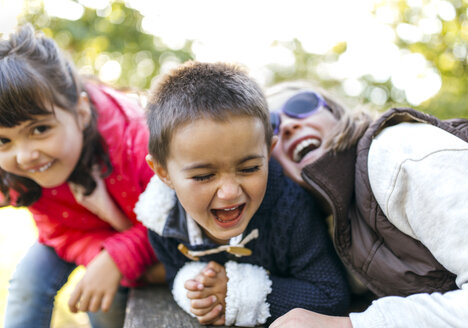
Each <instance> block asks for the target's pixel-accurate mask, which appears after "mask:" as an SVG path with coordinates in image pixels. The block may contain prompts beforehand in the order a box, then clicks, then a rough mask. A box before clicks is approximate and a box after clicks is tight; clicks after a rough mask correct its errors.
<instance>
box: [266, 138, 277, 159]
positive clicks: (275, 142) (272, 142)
mask: <svg viewBox="0 0 468 328" xmlns="http://www.w3.org/2000/svg"><path fill="white" fill-rule="evenodd" d="M277 143H278V136H273V138H271V146H270V151H269V152H268V156H271V154H272V153H273V149H274V148H275V146H276V144H277Z"/></svg>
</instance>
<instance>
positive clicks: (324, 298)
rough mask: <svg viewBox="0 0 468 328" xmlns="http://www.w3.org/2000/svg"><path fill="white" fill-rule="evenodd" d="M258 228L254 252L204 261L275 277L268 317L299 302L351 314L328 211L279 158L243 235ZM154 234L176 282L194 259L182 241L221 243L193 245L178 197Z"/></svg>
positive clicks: (323, 310)
mask: <svg viewBox="0 0 468 328" xmlns="http://www.w3.org/2000/svg"><path fill="white" fill-rule="evenodd" d="M253 229H258V231H259V237H258V238H257V239H254V240H252V241H250V242H249V243H248V244H247V245H246V247H247V248H249V249H251V250H252V255H250V256H244V257H240V258H238V257H235V256H234V255H231V254H229V253H227V252H222V253H218V254H214V255H208V256H203V257H201V258H200V261H203V262H209V261H215V262H218V263H220V264H224V263H226V262H227V261H230V260H232V261H236V262H239V263H250V264H255V265H258V266H261V267H263V268H264V269H265V270H267V271H268V273H269V278H270V279H271V281H272V292H271V293H270V294H269V295H268V297H267V302H268V303H269V304H270V313H271V317H270V318H269V319H268V322H271V321H273V320H275V319H276V318H277V317H279V316H281V315H283V314H285V313H286V312H288V311H289V310H291V309H293V308H296V307H300V308H304V309H309V310H313V311H316V312H319V313H323V314H330V315H343V314H345V313H346V309H347V307H348V304H349V291H348V286H347V282H346V277H345V273H344V270H343V267H342V265H341V263H340V261H339V259H338V257H337V255H336V253H335V250H334V248H333V245H332V243H331V240H330V238H329V235H328V232H327V226H326V224H325V218H324V215H323V213H322V212H321V211H320V210H319V208H318V206H317V203H316V201H315V200H314V199H313V198H312V196H311V195H310V194H309V193H308V192H307V191H305V190H304V189H302V188H301V187H300V186H299V185H297V184H296V183H294V182H293V181H292V180H290V179H289V178H287V177H286V176H284V174H283V172H282V169H281V167H280V166H279V164H278V163H277V162H276V161H274V160H271V161H270V165H269V175H268V185H267V191H266V194H265V198H264V199H263V202H262V204H261V205H260V207H259V209H258V210H257V212H256V213H255V215H254V216H253V217H252V219H251V221H250V223H249V225H248V226H247V229H246V231H245V232H244V234H243V236H246V235H248V234H249V233H250V232H251V231H252V230H253ZM149 238H150V242H151V244H152V246H153V248H154V249H155V251H156V254H157V255H158V258H159V259H160V260H161V262H162V263H163V264H164V265H165V268H166V273H167V280H168V282H169V284H170V286H171V287H172V283H173V280H174V277H175V276H176V274H177V272H178V271H179V269H180V268H181V267H183V266H184V264H185V263H186V262H188V261H190V260H189V259H188V258H187V257H185V256H184V255H183V254H182V253H181V252H180V251H179V250H178V249H177V246H178V244H179V243H183V244H185V245H186V246H187V247H188V248H189V249H191V250H203V249H209V248H214V247H216V246H218V245H216V244H214V243H213V242H211V241H209V240H208V239H207V238H206V237H205V238H204V240H205V244H204V245H198V246H191V245H189V242H188V234H187V224H186V221H185V212H184V209H183V208H182V206H180V203H178V202H177V205H176V206H174V208H173V209H172V211H171V212H170V214H169V217H168V219H167V221H166V225H165V227H164V230H163V236H160V235H158V234H157V233H156V232H154V231H152V230H149Z"/></svg>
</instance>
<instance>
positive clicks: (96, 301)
mask: <svg viewBox="0 0 468 328" xmlns="http://www.w3.org/2000/svg"><path fill="white" fill-rule="evenodd" d="M101 301H102V295H99V294H94V295H93V297H92V298H91V300H90V302H89V308H88V311H91V312H96V311H99V309H100V307H101Z"/></svg>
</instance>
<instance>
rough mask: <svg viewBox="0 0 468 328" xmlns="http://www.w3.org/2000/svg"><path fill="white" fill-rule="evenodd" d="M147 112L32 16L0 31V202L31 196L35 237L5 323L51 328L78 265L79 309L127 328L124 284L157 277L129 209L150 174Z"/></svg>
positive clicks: (75, 299)
mask: <svg viewBox="0 0 468 328" xmlns="http://www.w3.org/2000/svg"><path fill="white" fill-rule="evenodd" d="M147 144H148V130H147V128H146V123H145V119H144V113H143V110H142V109H141V108H140V107H139V106H138V105H137V104H136V103H135V102H133V101H131V100H130V99H128V98H127V97H125V96H124V95H123V94H121V93H119V92H117V91H115V90H113V89H111V88H109V87H106V86H104V85H102V84H100V83H97V82H96V81H92V80H86V79H84V78H80V77H79V76H78V75H77V74H76V73H75V70H74V67H73V66H72V64H71V63H70V62H69V61H68V60H67V59H66V58H65V57H64V55H63V54H62V53H61V52H60V50H59V49H58V48H57V46H56V44H55V43H54V41H53V40H52V39H50V38H47V37H44V36H41V35H36V34H35V33H34V30H33V28H32V27H31V26H29V25H26V26H24V27H22V28H20V29H19V30H18V31H17V32H16V33H13V34H11V35H10V37H9V38H8V39H6V40H2V41H0V203H1V206H8V205H12V206H18V207H19V206H27V207H28V209H29V210H30V212H31V213H32V215H33V218H34V220H35V222H36V225H37V228H38V233H39V237H38V241H37V242H36V243H35V244H34V245H33V246H32V247H31V248H30V250H29V251H28V253H27V254H26V256H25V257H24V258H23V259H22V261H21V262H20V263H19V265H18V266H17V268H16V270H15V272H14V274H13V277H12V279H11V282H10V288H9V295H8V301H7V308H6V314H5V328H10V327H49V325H50V321H51V315H52V309H53V305H54V297H55V295H56V293H57V291H58V290H59V289H60V288H61V287H62V286H63V284H64V283H65V282H66V281H67V279H68V276H69V275H70V273H71V272H72V271H73V270H74V269H75V268H76V267H77V266H78V265H84V266H86V267H87V270H86V273H85V275H84V277H83V278H82V280H81V281H80V282H79V283H78V284H77V286H76V287H75V290H74V291H73V293H72V295H71V297H70V301H69V306H70V309H71V311H72V312H77V311H86V312H88V314H89V318H90V321H91V324H92V326H93V327H94V328H96V327H121V326H122V325H123V319H124V316H125V303H126V299H127V292H128V287H130V286H136V285H139V284H142V283H145V282H148V281H150V282H162V281H163V280H164V269H163V268H162V266H161V264H160V263H157V259H156V257H155V254H154V252H153V250H152V248H151V246H150V244H149V242H148V237H147V231H146V228H145V227H144V226H143V225H142V224H141V223H139V222H138V221H137V220H136V217H135V214H134V213H133V207H134V204H135V202H136V201H137V199H138V196H139V194H140V193H141V192H142V191H143V190H144V189H145V187H146V184H147V183H148V181H149V179H150V178H151V176H152V175H153V173H152V171H151V169H150V168H149V167H148V166H147V164H146V162H145V155H146V153H147Z"/></svg>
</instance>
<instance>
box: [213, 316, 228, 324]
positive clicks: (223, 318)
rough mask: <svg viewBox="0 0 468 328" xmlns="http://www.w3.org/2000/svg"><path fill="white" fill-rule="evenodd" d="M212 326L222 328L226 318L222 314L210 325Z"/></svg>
mask: <svg viewBox="0 0 468 328" xmlns="http://www.w3.org/2000/svg"><path fill="white" fill-rule="evenodd" d="M211 324H212V325H213V326H224V325H225V324H226V318H225V316H224V314H223V315H222V316H221V317H220V318H219V319H217V320H215V321H214V322H213V323H211Z"/></svg>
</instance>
